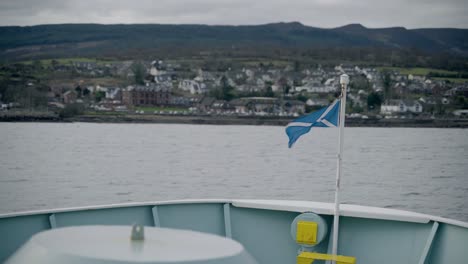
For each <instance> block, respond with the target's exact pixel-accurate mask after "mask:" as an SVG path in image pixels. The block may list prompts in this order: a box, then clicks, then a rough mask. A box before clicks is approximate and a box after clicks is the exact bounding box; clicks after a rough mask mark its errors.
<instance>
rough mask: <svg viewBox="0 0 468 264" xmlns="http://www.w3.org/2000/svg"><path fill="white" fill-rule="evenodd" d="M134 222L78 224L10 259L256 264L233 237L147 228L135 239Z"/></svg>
mask: <svg viewBox="0 0 468 264" xmlns="http://www.w3.org/2000/svg"><path fill="white" fill-rule="evenodd" d="M131 230H132V227H131V226H77V227H66V228H57V229H52V230H49V231H45V232H41V233H38V234H36V235H34V236H33V237H32V238H31V239H30V240H29V241H28V242H27V243H26V244H25V245H24V246H23V247H21V248H20V249H19V250H18V251H17V252H16V253H15V254H14V255H13V256H12V257H11V258H10V259H9V260H8V261H7V263H8V264H17V263H50V264H56V263H57V264H58V263H73V264H81V263H154V264H163V263H164V264H169V263H170V264H183V263H190V264H207V263H210V264H211V263H220V264H237V263H245V264H256V263H257V262H256V261H255V260H254V259H253V258H252V257H251V256H250V254H249V253H247V251H246V250H245V249H244V247H243V246H242V245H241V244H240V243H238V242H236V241H234V240H231V239H228V238H225V237H221V236H217V235H212V234H207V233H200V232H194V231H188V230H177V229H167V228H156V227H145V231H144V239H141V240H132V239H131Z"/></svg>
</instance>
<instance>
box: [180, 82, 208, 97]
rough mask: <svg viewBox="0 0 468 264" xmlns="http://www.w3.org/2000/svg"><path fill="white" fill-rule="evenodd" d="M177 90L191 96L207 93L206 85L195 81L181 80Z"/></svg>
mask: <svg viewBox="0 0 468 264" xmlns="http://www.w3.org/2000/svg"><path fill="white" fill-rule="evenodd" d="M179 88H180V89H182V90H184V91H188V92H190V93H191V94H204V93H207V92H208V88H207V87H206V84H204V83H202V82H197V81H195V80H182V81H180V82H179Z"/></svg>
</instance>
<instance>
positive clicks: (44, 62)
mask: <svg viewBox="0 0 468 264" xmlns="http://www.w3.org/2000/svg"><path fill="white" fill-rule="evenodd" d="M55 60H56V61H57V62H58V63H59V64H60V65H71V64H72V62H94V63H97V64H106V63H112V62H117V61H112V60H100V59H96V58H81V57H77V58H61V59H55ZM52 61H53V59H45V60H40V62H41V63H42V65H44V66H50V65H52ZM21 63H23V64H32V63H33V61H32V60H28V61H22V62H21Z"/></svg>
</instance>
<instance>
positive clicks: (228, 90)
mask: <svg viewBox="0 0 468 264" xmlns="http://www.w3.org/2000/svg"><path fill="white" fill-rule="evenodd" d="M232 98H234V87H232V86H231V85H229V81H228V79H227V77H226V76H223V77H221V98H219V99H223V100H226V101H230V100H231V99H232Z"/></svg>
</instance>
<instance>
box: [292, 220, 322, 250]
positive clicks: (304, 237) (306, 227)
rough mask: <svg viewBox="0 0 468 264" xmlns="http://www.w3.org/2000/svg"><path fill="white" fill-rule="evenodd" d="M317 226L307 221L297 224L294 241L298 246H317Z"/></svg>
mask: <svg viewBox="0 0 468 264" xmlns="http://www.w3.org/2000/svg"><path fill="white" fill-rule="evenodd" d="M317 231H318V224H317V223H315V222H309V221H299V222H297V233H296V241H297V243H299V244H306V245H315V244H317Z"/></svg>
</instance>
